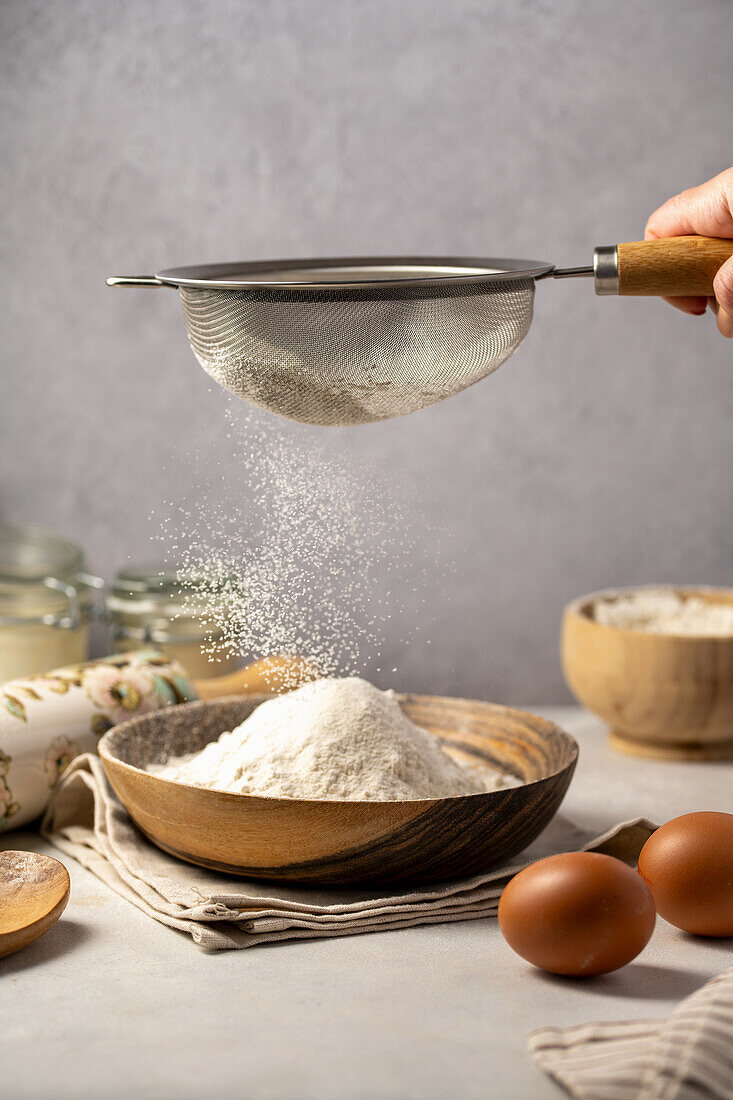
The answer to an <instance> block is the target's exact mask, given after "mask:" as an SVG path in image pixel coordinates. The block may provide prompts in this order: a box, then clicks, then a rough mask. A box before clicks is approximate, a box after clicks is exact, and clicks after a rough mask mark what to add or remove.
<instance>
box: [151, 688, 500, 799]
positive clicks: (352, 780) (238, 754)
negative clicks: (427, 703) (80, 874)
mask: <svg viewBox="0 0 733 1100" xmlns="http://www.w3.org/2000/svg"><path fill="white" fill-rule="evenodd" d="M147 770H148V771H149V772H152V773H153V774H154V775H158V776H160V777H162V778H164V779H173V780H176V781H178V782H179V783H188V784H190V785H192V786H196V787H208V788H215V789H217V790H223V791H231V792H234V793H236V794H259V795H270V796H274V797H279V798H317V799H347V800H354V801H390V802H392V801H401V800H407V799H416V798H441V797H443V798H445V797H450V796H454V795H465V794H477V793H479V792H482V791H490V790H495V789H497V788H500V787H511V786H516V785H518V784H519V782H520V781H519V780H518V779H516V778H515V777H514V776H510V775H505V774H504V773H502V772H499V771H497V770H495V769H491V768H489V767H481V768H479V767H471V766H470V765H462V764H459V763H457V762H456V761H454V760H453V759H452V758H451V757H450V756H448V754H447V753H446V752H444V751H443V749H442V748H441V746H440V743H439V742H438V740H437V738H436V737H434V736H433V735H432V734H430V733H427V732H426V731H425V730H423V729H420V727H419V726H416V725H415V724H414V722H412V721H411V720H410V719H409V718H408V717H407V715H406V714H405V713H404V712H403V710H402V708H401V707H400V705H399V703H398V701H397V697H396V695H395V694H394V692H392V691H380V690H379V689H378V688H376V687H374V686H373V685H372V684H370V683H368V682H367V681H366V680H362V679H359V678H358V677H346V678H343V679H323V680H316V681H314V682H312V683H309V684H306V685H305V686H303V687H301V688H299V689H298V690H297V691H293V692H291V693H290V694H288V695H281V696H278V697H276V698H274V699H271V700H268V701H267V702H265V703H262V704H261V705H260V706H259V707H257V708H256V710H255V711H254V712H253V713H252V714H251V715H250V717H249V718H247V719H246V720H245V721H244V722H242V724H241V725H240V726H237V727H236V729H234V730H232V731H231V732H227V733H223V734H222V735H221V736H220V737H219V740H218V741H213V742H211V744H209V745H207V746H206V747H205V748H204V749H202V750H201V751H200V752H197V753H191V754H188V755H186V756H181V757H173V758H171V759H170V760H168V761H167V762H166V763H165V764H150V765H148V769H147Z"/></svg>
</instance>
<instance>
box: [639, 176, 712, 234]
mask: <svg viewBox="0 0 733 1100" xmlns="http://www.w3.org/2000/svg"><path fill="white" fill-rule="evenodd" d="M688 233H696V234H699V235H702V236H707V237H733V168H728V169H726V171H725V172H721V173H720V174H719V175H717V176H714V177H713V179H711V180H708V181H707V182H706V183H702V184H700V186H699V187H691V188H689V190H687V191H682V192H681V193H680V194H679V195H674V196H673V197H672V198H671V199H667V201H666V202H665V203H663V204H662V205H661V206H660V207H659V208H658V209H657V210H655V211H654V213H653V214H652V215H651V216H650V218H649V220H648V221H647V223H646V229H645V231H644V238H645V240H649V239H655V238H658V237H680V236H684V235H685V234H688Z"/></svg>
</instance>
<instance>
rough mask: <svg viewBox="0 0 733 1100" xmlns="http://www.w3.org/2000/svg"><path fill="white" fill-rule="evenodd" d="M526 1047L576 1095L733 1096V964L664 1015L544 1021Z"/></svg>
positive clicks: (606, 1099) (693, 1099)
mask: <svg viewBox="0 0 733 1100" xmlns="http://www.w3.org/2000/svg"><path fill="white" fill-rule="evenodd" d="M528 1045H529V1049H530V1052H531V1053H532V1055H533V1056H534V1058H535V1060H536V1061H537V1063H538V1065H539V1066H540V1067H541V1068H542V1069H543V1070H544V1071H545V1072H546V1073H548V1074H549V1075H550V1076H551V1077H553V1078H554V1080H555V1081H557V1082H558V1084H560V1085H562V1086H563V1088H565V1089H567V1091H568V1092H569V1093H570V1094H571V1096H574V1097H578V1100H733V966H732V967H729V968H728V969H727V970H724V971H723V973H722V974H719V975H718V977H717V978H713V979H711V981H709V982H708V983H707V985H704V986H703V987H702V989H698V990H697V992H696V993H693V994H692V995H691V996H689V997H686V998H685V1000H684V1001H682V1002H681V1003H680V1004H679V1005H678V1006H677V1008H676V1009H675V1011H674V1012H673V1013H672V1015H671V1016H670V1017H669V1019H667V1020H636V1021H630V1022H627V1023H601V1024H580V1025H578V1026H577V1027H568V1028H554V1027H546V1028H542V1029H541V1030H539V1031H534V1032H532V1034H531V1035H530V1036H529V1040H528Z"/></svg>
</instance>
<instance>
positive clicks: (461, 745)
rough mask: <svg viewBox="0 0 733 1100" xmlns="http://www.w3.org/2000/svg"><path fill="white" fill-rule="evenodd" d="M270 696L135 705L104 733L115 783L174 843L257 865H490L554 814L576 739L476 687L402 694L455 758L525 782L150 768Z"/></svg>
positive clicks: (345, 874) (319, 870)
mask: <svg viewBox="0 0 733 1100" xmlns="http://www.w3.org/2000/svg"><path fill="white" fill-rule="evenodd" d="M266 698H267V696H263V695H259V696H250V697H249V698H247V697H242V696H236V697H230V698H224V699H216V700H209V701H200V702H196V703H186V704H184V705H182V706H176V707H169V708H168V709H166V710H162V711H156V712H154V713H152V714H146V715H144V716H141V717H138V718H133V719H131V720H130V721H128V722H123V723H122V724H121V725H119V726H116V727H115V728H114V729H111V730H110V731H109V732H108V733H106V734H105V735H104V737H103V738H102V739H101V741H100V742H99V755H100V756H101V758H102V761H103V763H104V768H105V771H106V773H107V776H108V777H109V781H110V783H111V784H112V787H113V788H114V790H115V792H116V794H117V796H118V797H119V799H120V801H121V802H122V804H123V806H124V807H125V809H126V810H127V812H128V813H129V815H130V817H131V818H132V819H133V821H134V822H135V823H136V825H137V826H138V827H139V828H140V829H141V830H142V831H143V832H144V833H145V835H146V836H147V837H148V838H149V839H150V840H152V841H153V843H154V844H157V845H158V847H159V848H162V849H163V850H164V851H166V852H170V853H171V854H172V855H175V856H178V857H180V858H181V859H185V860H188V861H189V862H190V863H197V864H199V865H200V866H202V867H210V868H213V869H215V870H217V871H228V872H230V873H232V874H235V875H246V876H247V877H248V878H258V879H278V880H285V881H292V882H311V883H358V882H365V881H367V880H371V879H382V880H385V881H396V880H398V879H409V880H413V881H430V880H433V881H436V880H440V879H447V878H456V877H459V876H462V875H470V874H474V873H476V872H479V871H483V870H485V869H486V868H487V867H490V866H492V865H493V864H497V863H501V862H503V861H504V860H506V859H508V858H509V857H510V856H513V855H515V854H516V853H517V852H519V851H521V850H522V848H526V846H527V845H528V844H529V843H531V841H532V840H534V838H535V837H536V836H538V835H539V833H541V832H542V830H543V829H544V828H545V826H546V825H547V824H548V822H549V821H550V819H551V818H552V817H553V815H554V814H555V812H556V810H557V808H558V806H559V805H560V803H561V802H562V799H563V797H564V795H565V792H566V790H567V788H568V784H569V783H570V779H571V777H572V774H573V771H574V769H575V762H576V759H577V755H578V746H577V745H576V743H575V741H574V740H573V738H572V737H570V736H569V735H568V734H566V733H564V732H563V731H562V730H561V729H558V727H557V726H555V725H553V724H552V722H548V721H546V720H545V719H544V718H538V717H536V716H535V715H533V714H527V713H525V712H524V711H520V710H511V709H510V708H508V707H499V706H492V705H491V704H489V703H476V702H470V701H468V700H464V699H442V698H436V697H431V696H420V695H407V696H401V697H400V703H401V705H402V707H403V709H404V710H405V712H406V713H407V714H408V715H409V716H410V718H412V719H413V720H414V721H415V722H416V723H417V724H418V725H419V726H422V727H423V729H426V730H429V731H430V733H432V734H434V735H435V736H436V737H439V738H440V740H441V743H442V744H443V745H444V747H445V748H446V749H448V750H449V751H450V752H451V755H453V756H454V757H455V758H457V759H462V760H464V761H472V762H474V763H477V762H481V761H484V762H489V763H492V764H497V765H499V766H500V767H501V768H503V769H505V770H506V771H509V772H512V773H513V774H515V775H518V776H520V777H521V778H522V779H524V780H525V781H526V783H525V785H524V786H521V787H512V788H508V789H506V790H499V791H491V792H488V793H486V794H474V795H464V796H461V797H457V798H438V799H420V800H413V801H405V802H356V801H328V800H325V799H322V800H311V799H296V798H270V797H260V796H255V795H248V794H230V793H227V792H224V791H216V790H206V789H203V788H200V787H191V786H186V785H185V784H183V783H177V782H174V781H172V780H169V779H161V778H160V777H158V776H155V775H151V774H149V773H148V772H146V771H144V770H143V769H144V768H145V766H146V765H147V764H149V763H153V762H155V763H160V762H163V761H164V760H166V759H167V758H168V757H169V756H171V755H180V754H182V753H187V752H195V751H198V750H199V749H202V748H203V747H204V745H206V744H208V743H209V742H210V741H213V740H215V739H216V738H218V737H219V735H220V734H221V733H223V732H224V730H230V729H232V728H233V727H234V726H236V725H238V724H239V723H240V722H242V721H243V720H244V719H245V718H246V717H247V716H248V715H249V714H251V713H252V711H253V710H254V708H255V707H256V706H258V705H259V703H261V702H263V701H264V700H265V699H266Z"/></svg>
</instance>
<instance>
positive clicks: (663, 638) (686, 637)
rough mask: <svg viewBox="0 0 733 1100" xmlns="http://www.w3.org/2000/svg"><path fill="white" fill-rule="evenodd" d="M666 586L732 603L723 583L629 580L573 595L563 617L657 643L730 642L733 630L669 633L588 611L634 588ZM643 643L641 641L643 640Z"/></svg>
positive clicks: (680, 593) (732, 597)
mask: <svg viewBox="0 0 733 1100" xmlns="http://www.w3.org/2000/svg"><path fill="white" fill-rule="evenodd" d="M660 590H665V591H668V592H675V593H676V594H677V595H678V596H682V597H689V596H699V597H700V598H701V599H703V600H705V601H707V602H709V603H731V604H733V588H728V587H726V586H725V585H712V584H631V585H624V586H623V587H621V588H602V589H600V590H599V591H598V592H588V593H587V594H586V595H585V596H576V597H575V599H573V600H570V602H569V603H567V604H566V605H565V608H564V611H563V620H567V619H570V618H576V619H581V620H582V621H583V622H585V623H590V624H591V625H592V626H593V627H594V628H596V629H597V630H599V631H600V630H605V631H608V632H609V633H611V634H616V635H619V636H620V635H625V636H626V637H629V638H634V639H638V638H642V639H644V640H648V639H651V640H652V641H653V642H656V643H657V644H659V643H661V644H663V645H664V644H670V643H677V644H678V643H679V642H707V643H708V644H710V643H711V642H712V643H717V644H718V645H720V644H722V645H729V644H730V643H731V642H733V634H670V633H667V632H666V631H665V633H663V634H662V633H659V632H657V631H654V630H637V629H635V628H634V627H626V626H613V625H612V624H611V623H599V622H598V620H597V619H596V618H594V617H593V615H591V613H590V609H591V605H592V604H594V603H597V602H599V601H601V600H614V599H618V598H619V597H620V596H633V595H635V594H636V593H637V592H642V593H643V592H659V591H660ZM642 644H643V643H642Z"/></svg>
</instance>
